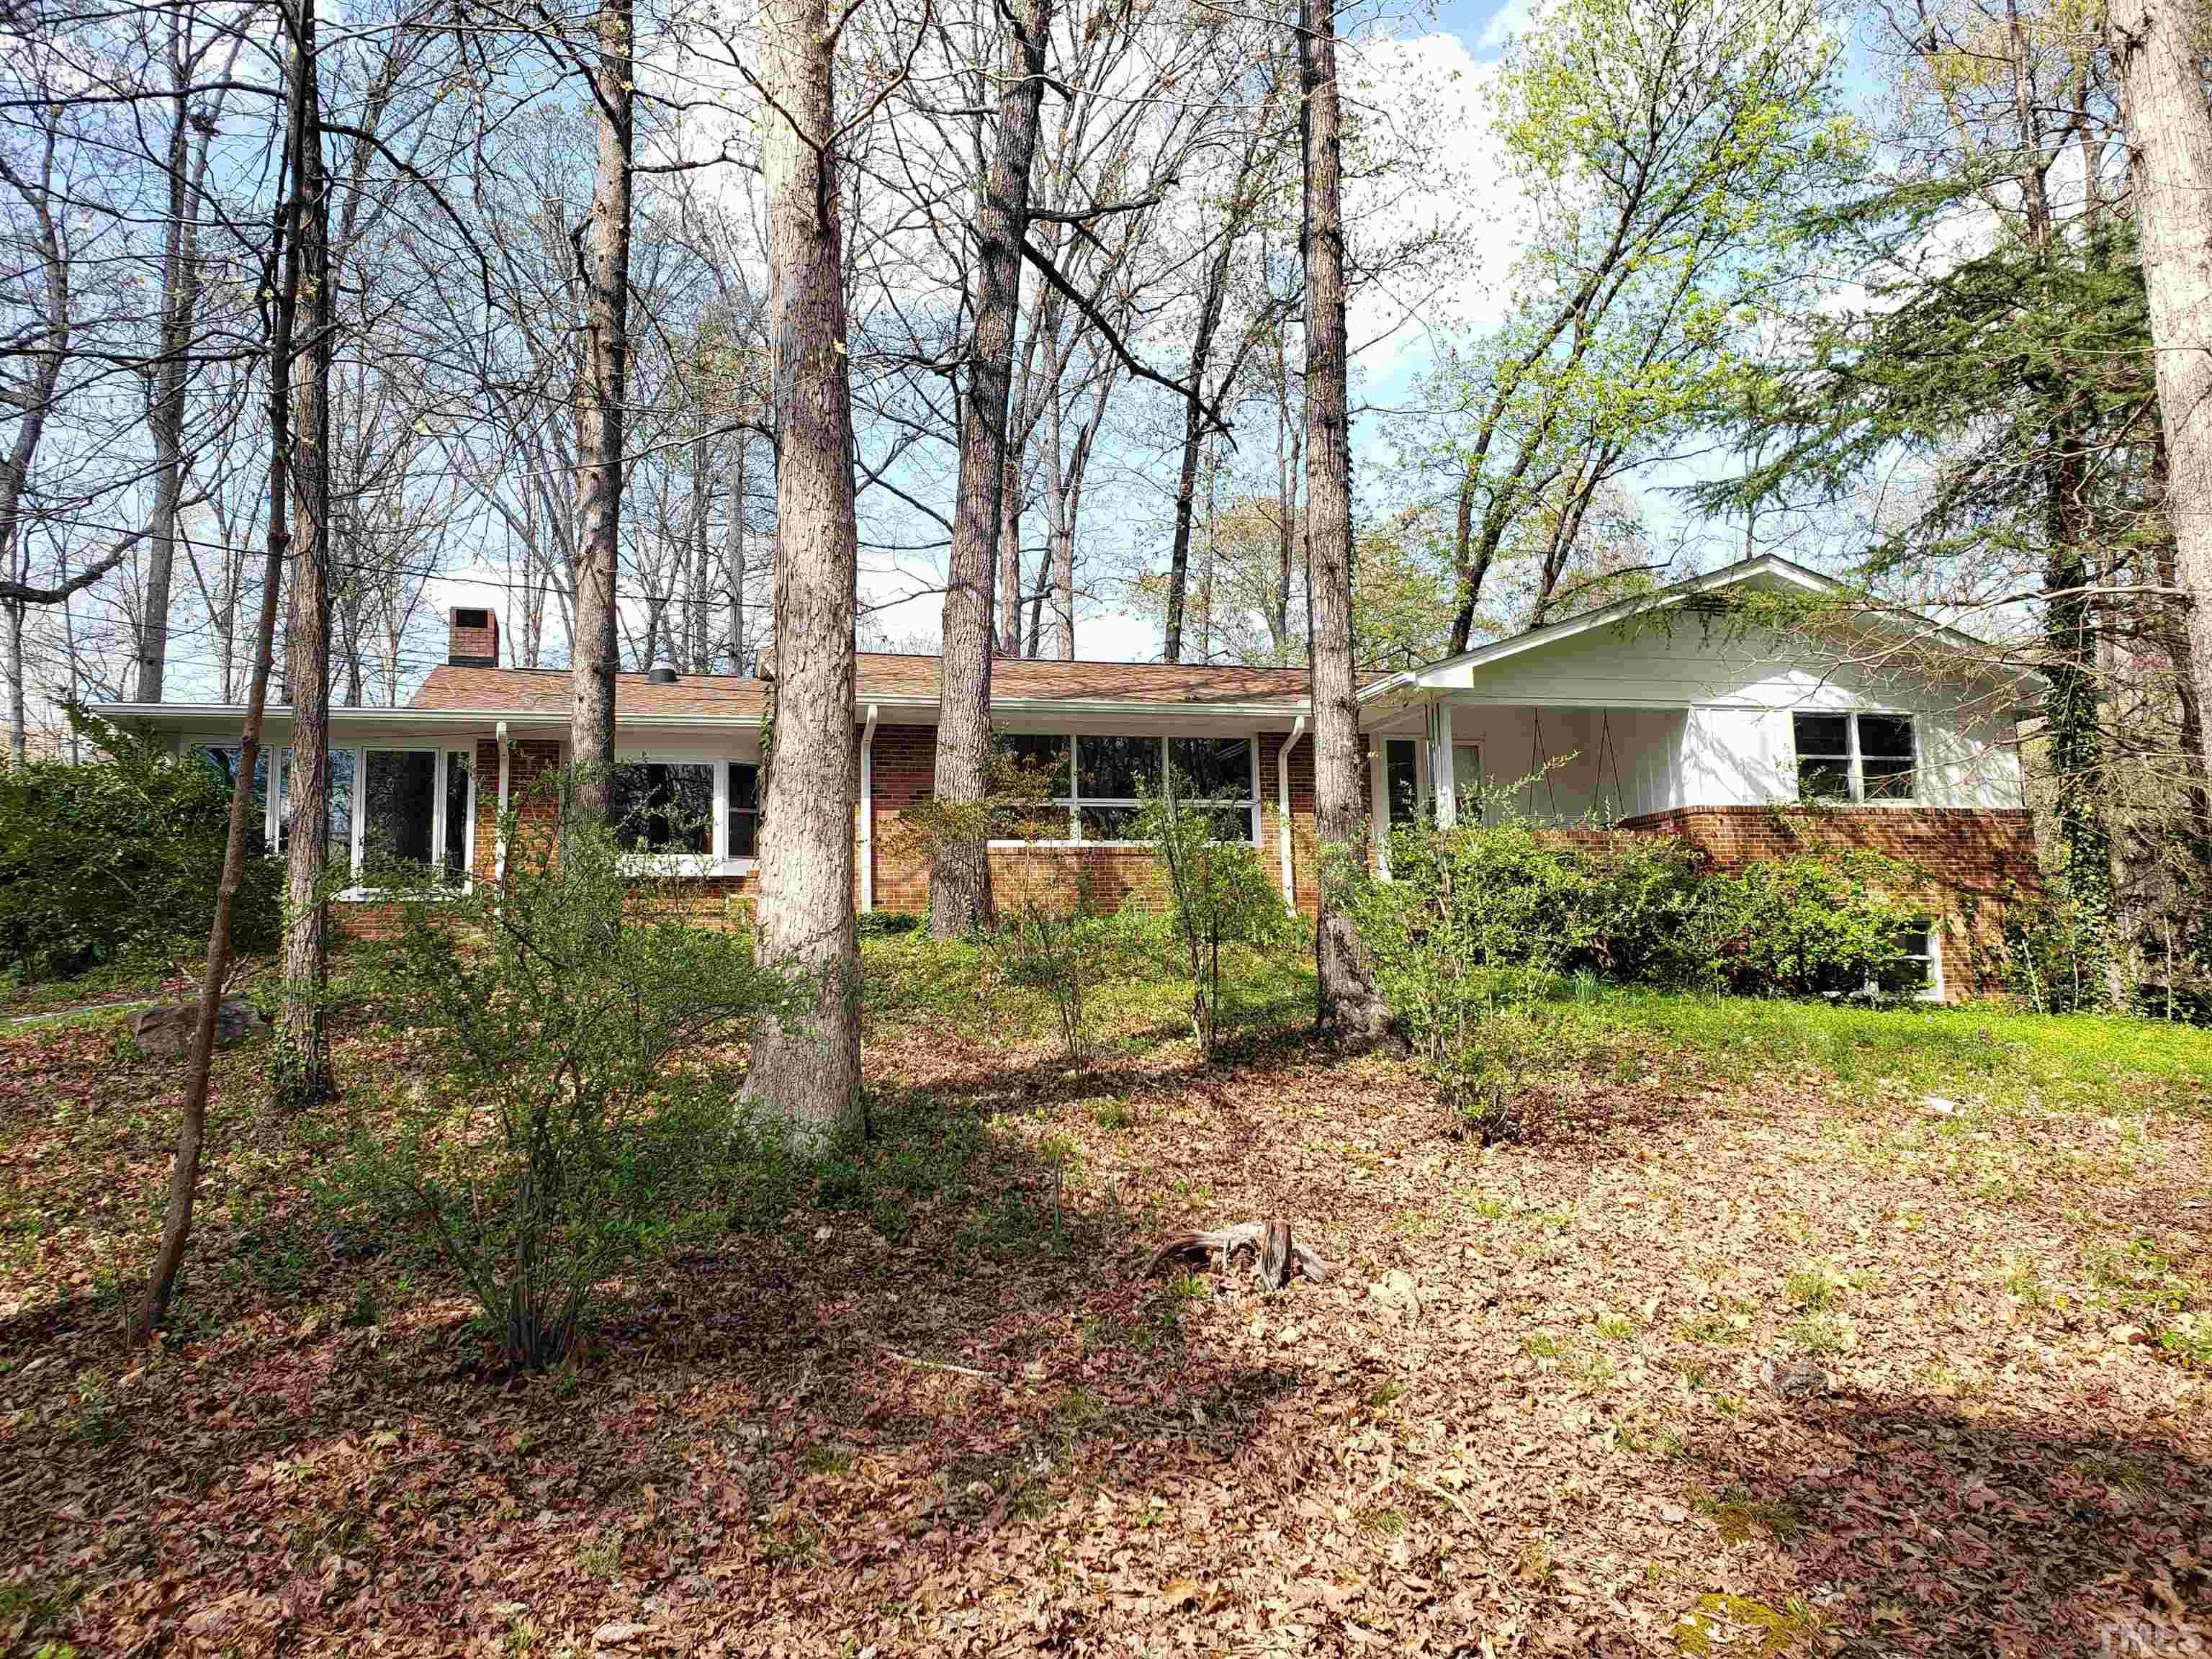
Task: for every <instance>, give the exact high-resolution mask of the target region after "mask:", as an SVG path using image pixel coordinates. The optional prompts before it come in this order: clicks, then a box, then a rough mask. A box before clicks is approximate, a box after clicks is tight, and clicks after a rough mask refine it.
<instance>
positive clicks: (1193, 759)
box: [998, 732, 1260, 846]
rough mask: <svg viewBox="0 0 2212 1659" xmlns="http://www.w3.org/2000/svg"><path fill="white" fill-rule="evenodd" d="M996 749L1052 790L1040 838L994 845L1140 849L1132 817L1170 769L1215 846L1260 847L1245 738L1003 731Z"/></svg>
mask: <svg viewBox="0 0 2212 1659" xmlns="http://www.w3.org/2000/svg"><path fill="white" fill-rule="evenodd" d="M998 744H999V750H1000V753H1001V754H1003V755H1005V756H1006V757H1007V758H1008V759H1010V760H1012V761H1013V762H1014V763H1016V764H1018V765H1019V766H1021V767H1022V768H1024V769H1026V770H1030V771H1032V772H1041V773H1043V774H1044V775H1047V776H1048V777H1050V778H1052V779H1054V781H1055V782H1056V784H1057V786H1058V787H1056V788H1055V790H1054V793H1053V794H1051V795H1050V796H1049V797H1048V799H1047V801H1046V803H1045V805H1046V806H1047V808H1048V813H1047V816H1048V819H1049V822H1048V823H1041V824H1039V825H1038V826H1036V827H1037V829H1039V830H1041V831H1043V832H1044V833H1040V834H1033V835H1032V836H1030V837H1029V838H1028V839H1027V840H1026V841H1006V842H999V843H998V844H999V845H1001V846H1015V845H1028V844H1032V843H1035V842H1042V843H1045V844H1048V845H1059V844H1066V843H1074V844H1079V845H1102V844H1103V845H1109V846H1112V845H1135V844H1140V843H1139V842H1137V841H1136V833H1137V815H1138V812H1139V810H1140V809H1141V808H1142V806H1143V804H1144V797H1145V796H1146V795H1148V794H1152V793H1156V792H1158V790H1159V789H1160V787H1162V784H1163V781H1164V779H1166V777H1167V776H1168V775H1169V774H1168V769H1169V768H1170V767H1173V769H1174V777H1175V780H1176V788H1177V789H1178V791H1180V792H1182V799H1184V801H1185V802H1186V804H1187V805H1193V806H1197V807H1200V808H1201V809H1202V810H1204V811H1206V812H1207V813H1208V814H1209V815H1210V816H1211V817H1212V820H1213V822H1214V823H1215V824H1216V825H1217V829H1216V833H1217V834H1218V836H1220V838H1221V839H1223V840H1225V841H1249V842H1253V843H1254V844H1255V845H1256V844H1257V843H1258V842H1259V839H1260V762H1259V749H1260V746H1259V744H1258V743H1257V741H1256V740H1255V739H1254V738H1252V737H1250V736H1248V735H1237V736H1225V737H1164V736H1153V735H1148V734H1133V733H1114V732H1076V733H1073V734H1070V733H1067V732H1001V733H1000V734H999V736H998ZM1063 824H1064V825H1065V828H1064V829H1062V825H1063Z"/></svg>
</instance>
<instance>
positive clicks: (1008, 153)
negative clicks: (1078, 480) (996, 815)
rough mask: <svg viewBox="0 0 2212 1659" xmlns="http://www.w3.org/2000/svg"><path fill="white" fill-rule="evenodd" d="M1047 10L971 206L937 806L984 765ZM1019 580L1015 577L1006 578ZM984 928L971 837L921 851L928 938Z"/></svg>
mask: <svg viewBox="0 0 2212 1659" xmlns="http://www.w3.org/2000/svg"><path fill="white" fill-rule="evenodd" d="M1051 26H1052V10H1051V5H1050V0H1024V5H1023V7H1022V9H1021V14H1020V20H1019V21H1018V22H1017V23H1016V24H1015V25H1014V28H1015V33H1014V37H1013V39H1012V40H1010V41H1009V42H1008V43H1007V57H1008V59H1009V63H1008V69H1009V71H1010V73H1009V75H1008V76H1007V80H1006V89H1005V91H1004V92H1003V93H1002V94H1000V99H999V121H998V137H997V142H996V143H995V145H994V149H993V151H992V155H991V169H990V182H989V185H988V187H987V189H986V190H985V191H984V193H983V199H982V200H981V202H979V203H978V204H976V211H975V230H976V240H977V242H978V243H979V244H980V252H979V256H978V258H977V260H976V269H977V281H976V294H975V339H974V342H973V343H972V349H971V350H970V353H969V363H968V386H967V392H966V398H965V404H964V407H963V410H962V418H961V426H960V493H959V496H958V498H957V501H956V502H955V504H954V507H953V516H952V551H951V556H950V557H949V558H948V560H947V562H946V570H945V623H944V646H943V650H944V659H943V660H944V688H943V690H942V691H941V693H940V695H939V704H938V724H937V772H936V795H937V799H939V800H940V801H945V802H951V803H954V804H956V805H957V804H960V803H966V802H977V801H981V799H983V793H984V789H985V785H986V775H987V771H988V769H989V765H990V758H991V657H992V649H993V647H994V643H996V642H997V641H996V640H995V637H994V629H993V628H992V619H991V610H992V599H993V594H992V587H993V584H994V581H995V580H997V572H996V566H997V564H998V558H999V551H1000V549H999V538H1000V521H999V520H1000V510H1001V507H1002V506H1003V503H1004V501H1005V498H1006V464H1007V458H1006V403H1007V392H1008V388H1009V386H1010V385H1011V383H1012V376H1013V366H1014V328H1015V324H1016V322H1017V321H1018V317H1019V313H1020V310H1021V297H1022V281H1021V278H1022V239H1023V237H1024V235H1026V234H1028V228H1029V196H1030V161H1031V160H1032V159H1033V158H1034V156H1035V155H1036V130H1037V106H1038V105H1039V104H1040V103H1041V102H1042V100H1043V97H1044V54H1045V47H1046V46H1047V45H1048V43H1049V40H1050V36H1051ZM1017 580H1018V578H1017ZM991 920H992V909H991V863H990V859H989V856H988V853H987V848H986V847H985V845H984V839H983V836H982V835H981V831H980V829H978V831H977V833H975V834H974V835H972V836H968V835H963V836H957V837H956V836H939V837H938V838H937V840H936V842H935V844H934V845H933V847H932V848H931V853H930V867H929V929H930V932H931V933H933V934H934V935H935V936H936V937H937V938H939V939H950V938H951V937H952V936H953V935H955V934H957V933H967V932H969V931H970V930H971V929H974V928H977V927H988V926H989V925H990V922H991Z"/></svg>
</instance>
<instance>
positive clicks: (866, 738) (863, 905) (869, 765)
mask: <svg viewBox="0 0 2212 1659" xmlns="http://www.w3.org/2000/svg"><path fill="white" fill-rule="evenodd" d="M874 908H876V705H875V704H874V703H870V704H869V705H868V720H867V724H866V725H865V726H862V727H861V728H860V909H861V911H862V913H863V914H865V913H866V912H868V911H871V910H873V909H874Z"/></svg>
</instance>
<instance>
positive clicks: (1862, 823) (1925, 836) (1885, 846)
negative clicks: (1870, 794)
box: [1620, 806, 2043, 998]
mask: <svg viewBox="0 0 2212 1659" xmlns="http://www.w3.org/2000/svg"><path fill="white" fill-rule="evenodd" d="M1620 827H1621V829H1625V830H1629V831H1631V832H1638V833H1643V834H1646V835H1671V836H1680V837H1681V838H1682V839H1683V840H1684V841H1686V842H1689V843H1690V844H1691V845H1692V846H1693V847H1695V848H1698V849H1699V851H1700V852H1702V853H1704V854H1705V856H1706V857H1708V858H1709V859H1711V860H1712V862H1713V864H1714V865H1715V866H1716V867H1717V868H1719V869H1723V870H1730V871H1734V870H1741V869H1742V868H1743V866H1746V865H1747V864H1751V863H1753V862H1756V861H1757V860H1762V859H1782V858H1792V857H1798V856H1811V857H1820V856H1822V855H1825V854H1833V853H1839V852H1866V853H1879V854H1882V855H1883V856H1884V857H1886V858H1892V859H1895V860H1898V861H1899V863H1900V864H1903V865H1905V866H1907V868H1908V869H1909V871H1910V872H1911V879H1910V880H1909V881H1908V882H1907V884H1905V888H1904V890H1902V891H1900V892H1899V894H1897V895H1896V896H1897V897H1899V898H1900V899H1905V900H1907V901H1917V902H1921V903H1923V904H1925V905H1926V906H1927V908H1928V912H1929V917H1930V919H1931V920H1932V921H1935V922H1936V925H1937V926H1938V927H1939V928H1940V929H1941V931H1942V936H1943V945H1942V949H1943V983H1944V989H1945V991H1946V992H1947V994H1949V995H1950V996H1952V997H1954V998H1957V997H1961V996H1967V995H1972V994H1978V993H1981V992H1985V991H1994V990H1996V989H1998V988H1999V986H2000V975H1999V969H1998V961H1999V958H1998V956H1997V945H1998V944H1999V941H2000V940H2001V939H2002V933H2003V928H2004V913H2005V908H2006V907H2007V905H2008V903H2010V902H2012V901H2013V900H2015V899H2016V898H2022V897H2027V896H2032V895H2033V894H2035V893H2037V892H2039V891H2040V890H2041V889H2042V885H2043V877H2042V872H2041V869H2040V867H2039V866H2038V864H2037V863H2036V858H2035V815H2034V814H2033V812H2032V811H2028V810H2027V808H2025V807H1992V808H1977V807H1964V806H1683V807H1675V808H1674V809H1672V810H1670V811H1664V812H1651V813H1646V814H1644V816H1643V817H1633V818H1627V819H1624V820H1623V821H1622V823H1621V825H1620Z"/></svg>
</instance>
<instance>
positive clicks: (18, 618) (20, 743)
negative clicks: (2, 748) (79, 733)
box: [8, 599, 31, 766]
mask: <svg viewBox="0 0 2212 1659" xmlns="http://www.w3.org/2000/svg"><path fill="white" fill-rule="evenodd" d="M23 609H24V607H23V602H22V601H21V599H10V600H9V602H8V758H9V760H11V761H13V762H14V763H15V764H16V765H18V766H21V764H22V763H24V762H25V761H26V760H27V759H28V758H29V757H30V749H31V732H30V723H29V715H28V714H27V712H26V710H25V706H24V699H23Z"/></svg>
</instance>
